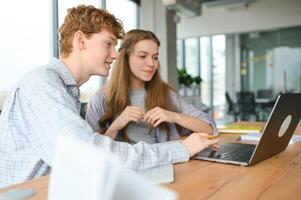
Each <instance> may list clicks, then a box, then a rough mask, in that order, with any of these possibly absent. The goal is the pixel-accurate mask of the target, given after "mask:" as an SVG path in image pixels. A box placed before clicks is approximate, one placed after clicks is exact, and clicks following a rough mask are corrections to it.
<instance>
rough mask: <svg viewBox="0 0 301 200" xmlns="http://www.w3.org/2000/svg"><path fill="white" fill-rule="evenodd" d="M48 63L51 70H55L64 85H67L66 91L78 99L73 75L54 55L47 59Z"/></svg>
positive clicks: (78, 94) (78, 93)
mask: <svg viewBox="0 0 301 200" xmlns="http://www.w3.org/2000/svg"><path fill="white" fill-rule="evenodd" d="M49 65H50V66H51V68H52V69H53V70H55V71H56V72H57V73H58V74H59V76H60V77H61V79H62V80H63V81H64V83H65V85H66V86H67V87H68V91H69V92H70V93H71V94H72V96H74V97H75V98H77V99H79V98H80V92H79V89H78V87H77V84H76V81H75V79H74V77H73V76H72V74H71V72H70V71H69V69H68V68H67V66H66V65H65V64H64V63H63V62H62V61H60V60H59V59H57V58H55V57H53V58H51V59H50V60H49Z"/></svg>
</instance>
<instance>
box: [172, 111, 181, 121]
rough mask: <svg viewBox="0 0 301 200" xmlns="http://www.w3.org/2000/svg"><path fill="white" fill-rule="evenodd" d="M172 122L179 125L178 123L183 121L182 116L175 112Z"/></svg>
mask: <svg viewBox="0 0 301 200" xmlns="http://www.w3.org/2000/svg"><path fill="white" fill-rule="evenodd" d="M172 121H173V123H177V124H178V122H179V121H181V115H180V113H176V112H174V113H173V117H172Z"/></svg>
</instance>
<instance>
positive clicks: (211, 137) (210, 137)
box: [207, 135, 219, 139]
mask: <svg viewBox="0 0 301 200" xmlns="http://www.w3.org/2000/svg"><path fill="white" fill-rule="evenodd" d="M218 136H219V135H208V136H207V139H213V138H217V137H218Z"/></svg>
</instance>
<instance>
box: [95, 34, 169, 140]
mask: <svg viewBox="0 0 301 200" xmlns="http://www.w3.org/2000/svg"><path fill="white" fill-rule="evenodd" d="M141 40H152V41H154V42H155V43H156V44H157V45H158V47H159V46H160V41H159V39H158V38H157V37H156V36H155V34H154V33H152V32H151V31H145V30H139V29H134V30H131V31H129V32H127V34H126V36H125V37H124V39H123V40H122V42H121V46H120V48H119V50H118V51H119V59H118V60H117V61H116V63H115V65H114V67H113V69H112V76H111V77H112V78H111V79H110V80H109V81H108V83H107V84H106V90H105V92H106V98H105V113H104V116H103V117H102V118H101V119H100V120H99V126H100V128H101V132H102V133H104V132H105V131H106V129H107V124H111V123H112V122H113V120H114V119H115V118H116V117H118V115H120V114H121V113H122V112H123V110H124V109H125V108H126V107H127V106H128V105H130V99H129V93H130V91H131V75H132V72H131V70H130V66H129V56H130V55H131V53H132V52H133V50H134V46H135V45H136V44H137V43H138V42H139V41H141ZM159 68H160V66H159ZM159 68H158V69H157V71H156V72H155V74H154V76H153V78H152V79H151V80H150V81H148V82H146V83H145V89H146V91H147V95H146V100H145V105H146V109H147V110H150V109H152V108H155V107H157V106H158V107H161V108H163V109H166V110H173V108H172V106H171V105H170V104H169V103H170V100H169V91H170V90H174V89H173V88H172V87H171V86H170V85H169V84H167V83H165V82H164V81H163V80H162V79H161V76H160V73H159ZM125 128H126V127H125ZM125 128H123V129H122V130H121V133H122V138H123V139H124V140H125V141H128V138H127V135H126V133H125ZM159 128H160V129H164V130H166V131H167V137H168V139H169V127H168V125H167V123H161V124H160V125H159Z"/></svg>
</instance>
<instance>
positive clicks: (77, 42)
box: [73, 31, 86, 50]
mask: <svg viewBox="0 0 301 200" xmlns="http://www.w3.org/2000/svg"><path fill="white" fill-rule="evenodd" d="M73 45H74V48H76V49H78V50H83V49H85V48H86V37H85V34H84V33H83V32H82V31H76V32H75V34H74V38H73Z"/></svg>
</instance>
